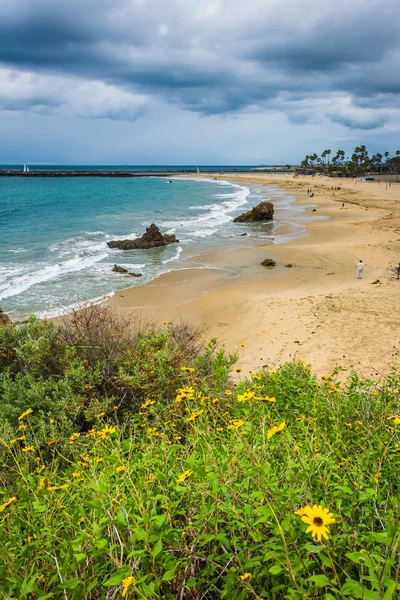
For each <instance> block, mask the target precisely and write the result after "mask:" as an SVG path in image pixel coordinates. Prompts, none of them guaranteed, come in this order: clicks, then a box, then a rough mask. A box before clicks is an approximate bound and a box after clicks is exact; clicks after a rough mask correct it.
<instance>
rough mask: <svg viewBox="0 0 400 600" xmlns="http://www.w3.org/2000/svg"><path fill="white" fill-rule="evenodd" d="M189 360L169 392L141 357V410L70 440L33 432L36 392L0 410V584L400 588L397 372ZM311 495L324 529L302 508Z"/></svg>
mask: <svg viewBox="0 0 400 600" xmlns="http://www.w3.org/2000/svg"><path fill="white" fill-rule="evenodd" d="M35 327H36V325H35ZM154 335H156V337H155V338H154V337H151V344H150V347H151V348H152V350H151V352H153V350H154V347H155V346H157V344H156V339H159V336H161V338H162V336H163V334H160V333H159V332H158V333H156V334H154ZM160 344H161V349H163V348H165V342H160ZM151 352H150V354H151ZM141 353H142V354H143V355H144V356H145V355H146V352H145V351H144V350H143V348H142V350H140V351H139V350H138V354H137V356H142V354H141ZM143 360H144V359H143ZM149 360H150V364H154V363H152V361H153V358H151V359H149ZM196 361H197V363H196ZM42 362H43V361H42ZM44 362H45V361H44ZM170 363H171V361H170V359H168V360H166V361H165V364H167V365H170ZM145 364H146V367H148V364H149V363H148V362H145ZM192 365H193V366H189V365H183V366H186V367H187V369H186V370H184V371H181V372H180V374H177V375H176V377H177V380H176V381H178V382H179V383H178V385H177V386H176V389H174V390H172V389H169V390H167V392H166V393H167V394H168V395H167V396H166V397H163V396H161V395H159V394H158V393H157V388H156V386H152V385H151V383H152V382H151V377H150V373H151V372H152V371H151V369H150V367H148V368H149V371H148V374H147V375H146V376H145V377H144V379H143V380H140V381H141V382H142V381H145V382H147V383H148V387H147V388H145V394H144V396H143V402H142V404H141V405H140V407H139V412H135V411H128V412H127V413H126V415H125V417H124V419H123V421H122V422H121V421H120V420H119V418H118V416H117V415H116V416H115V417H114V421H113V422H112V419H111V418H110V417H109V415H108V413H106V414H105V415H103V416H102V417H98V419H97V421H96V422H95V423H94V426H93V427H92V429H91V430H89V431H84V430H81V431H76V432H74V434H72V435H71V437H70V439H69V440H68V442H67V445H60V444H59V443H58V442H57V441H56V442H54V443H51V444H50V446H48V445H47V443H46V449H45V451H44V450H43V449H42V448H41V446H40V443H38V442H37V441H36V436H38V437H39V440H41V439H42V435H43V432H42V431H41V430H40V423H41V422H43V419H44V418H45V417H44V416H43V417H41V419H38V416H37V414H36V410H38V411H39V409H36V408H35V409H33V410H32V412H29V411H26V412H28V413H29V414H26V415H25V416H23V417H22V418H21V419H20V420H19V421H18V419H17V421H18V423H19V426H21V425H22V427H25V429H22V430H21V429H20V430H19V431H18V429H17V427H16V423H15V424H14V420H12V426H11V425H7V424H3V426H2V427H3V429H2V432H1V435H2V438H1V440H2V441H1V443H2V451H1V457H2V464H3V468H2V475H1V477H2V488H1V493H2V498H1V499H0V504H1V506H0V525H1V527H0V548H1V550H0V552H1V556H2V559H3V560H2V561H1V566H0V582H1V585H0V590H1V592H0V597H1V594H3V597H4V598H35V599H36V598H42V599H43V598H55V599H57V598H63V599H64V600H65V599H66V598H68V599H72V598H78V599H81V598H82V599H84V598H85V599H86V598H89V599H92V598H93V599H94V598H96V599H97V598H99V599H100V598H105V599H108V598H110V599H111V598H118V597H121V595H122V596H124V597H127V598H132V599H133V598H155V599H158V600H161V599H163V600H164V599H167V600H169V599H171V600H172V599H176V598H179V599H188V600H197V599H200V598H204V599H210V600H212V599H217V598H227V599H228V598H229V599H232V598H235V599H239V600H247V599H249V600H250V599H257V598H258V599H260V598H268V599H280V598H287V599H295V600H297V599H299V600H300V599H303V598H324V599H325V600H332V599H336V598H346V599H352V598H360V599H361V598H364V599H366V600H375V599H376V600H378V599H382V598H383V599H384V600H389V599H390V598H397V597H399V591H398V587H399V584H398V573H399V564H400V562H399V554H400V553H399V544H400V524H399V518H398V514H399V500H398V498H399V492H400V489H399V469H398V462H399V450H400V417H399V416H398V414H399V387H400V381H399V379H398V376H397V374H396V373H395V372H393V373H392V374H391V376H390V377H389V378H388V379H387V381H386V382H384V383H382V384H379V385H378V384H376V383H374V382H372V381H363V380H360V379H359V378H358V377H357V376H356V375H355V374H353V375H352V376H351V377H350V379H349V381H348V382H347V383H346V384H343V383H340V382H339V381H338V380H337V378H336V375H335V374H332V375H330V376H327V377H324V378H322V380H318V379H317V378H316V377H314V376H313V375H312V373H311V370H310V367H309V366H308V365H305V364H303V363H288V364H286V365H283V366H282V367H281V368H279V369H278V370H277V371H276V372H275V371H269V372H262V373H257V374H253V375H252V376H251V379H242V380H238V381H237V382H236V383H235V384H233V385H231V386H226V371H227V369H228V368H229V367H232V365H233V359H229V358H226V357H225V356H224V355H223V354H218V352H216V349H215V344H214V343H212V344H211V345H210V347H209V348H208V349H207V350H206V351H203V352H200V354H199V355H198V357H197V358H196V360H195V361H194V362H193V363H192ZM120 367H121V365H120ZM124 368H125V367H124ZM168 368H169V367H168ZM191 369H193V370H191ZM125 372H126V373H127V375H126V377H128V378H129V377H132V378H135V377H137V376H138V374H137V372H134V371H133V370H131V371H129V369H126V371H125ZM153 373H154V372H153ZM163 373H164V371H162V374H163ZM174 373H175V372H174ZM174 376H175V375H174ZM79 377H80V376H78V375H74V377H73V380H74V381H75V379H77V380H78V381H79V380H80V379H79ZM124 377H125V375H124ZM171 377H172V375H171ZM215 379H216V381H217V383H218V385H217V388H218V389H216V387H215V385H216V384H215ZM132 381H133V382H134V383H133V385H134V386H136V385H139V384H138V382H137V381H136V379H133V380H132ZM173 381H175V379H174V380H173ZM220 384H221V385H220ZM222 384H223V385H222ZM126 385H128V384H126ZM163 385H165V386H166V385H167V384H166V381H165V382H163ZM26 389H28V387H27V388H26ZM164 389H166V388H164ZM99 390H101V386H100V387H97V388H96V394H97V393H99ZM40 410H42V409H40ZM21 433H22V434H23V435H25V440H21V441H20V442H15V441H14V442H13V440H15V439H16V438H17V437H18V436H19V437H21ZM12 436H13V439H11V438H12ZM28 440H29V441H28ZM48 441H49V442H51V441H52V440H51V439H49V440H48ZM28 444H29V445H28ZM66 449H68V452H69V458H68V461H61V460H60V455H64V453H65V451H66ZM314 505H322V506H323V507H326V508H327V509H328V510H329V511H330V512H331V513H332V514H333V515H334V519H335V520H334V522H333V523H332V524H330V525H328V531H329V532H328V539H325V538H323V537H322V539H320V540H318V539H315V538H313V537H312V535H311V533H312V532H311V533H310V532H309V533H307V528H308V525H307V524H305V523H304V522H303V519H302V516H301V515H299V514H296V513H297V512H298V511H299V509H304V507H306V506H308V507H311V506H314ZM303 516H304V514H303ZM305 518H307V515H305ZM324 518H325V517H324ZM318 527H319V525H315V528H316V531H322V529H321V530H319V529H318Z"/></svg>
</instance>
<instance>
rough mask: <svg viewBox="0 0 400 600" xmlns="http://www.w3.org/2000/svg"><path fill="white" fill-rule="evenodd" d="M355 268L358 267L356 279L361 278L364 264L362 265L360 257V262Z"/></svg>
mask: <svg viewBox="0 0 400 600" xmlns="http://www.w3.org/2000/svg"><path fill="white" fill-rule="evenodd" d="M357 269H358V279H362V276H363V271H364V265H363V261H362V260H361V259H360V262H359V263H358V265H357Z"/></svg>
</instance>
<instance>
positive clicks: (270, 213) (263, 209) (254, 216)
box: [233, 200, 274, 223]
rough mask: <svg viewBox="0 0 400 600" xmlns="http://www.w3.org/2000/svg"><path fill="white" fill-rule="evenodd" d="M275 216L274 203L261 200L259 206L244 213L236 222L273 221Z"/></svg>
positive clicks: (234, 220)
mask: <svg viewBox="0 0 400 600" xmlns="http://www.w3.org/2000/svg"><path fill="white" fill-rule="evenodd" d="M273 218H274V205H273V204H272V202H268V200H264V201H263V202H260V204H258V205H257V206H255V207H254V208H252V209H251V210H249V211H248V212H246V213H243V214H242V215H240V216H239V217H236V219H233V222H234V223H255V222H260V221H272V220H273Z"/></svg>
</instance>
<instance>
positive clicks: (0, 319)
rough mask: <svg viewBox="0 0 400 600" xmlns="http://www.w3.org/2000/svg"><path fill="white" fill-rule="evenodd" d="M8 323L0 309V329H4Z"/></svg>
mask: <svg viewBox="0 0 400 600" xmlns="http://www.w3.org/2000/svg"><path fill="white" fill-rule="evenodd" d="M9 323H11V319H10V317H8V316H7V315H6V314H5V313H3V311H2V309H1V308H0V327H5V326H6V325H8V324H9Z"/></svg>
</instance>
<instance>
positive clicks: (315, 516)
mask: <svg viewBox="0 0 400 600" xmlns="http://www.w3.org/2000/svg"><path fill="white" fill-rule="evenodd" d="M295 514H297V515H300V516H301V520H302V521H303V522H304V523H307V525H309V527H308V529H306V533H311V535H313V536H314V537H316V538H317V539H318V541H319V542H320V541H321V539H322V537H324V538H325V539H326V540H327V539H328V537H329V529H328V527H327V525H330V524H331V523H334V522H335V519H334V518H333V514H332V513H330V512H329V510H328V509H327V508H322V506H321V505H319V506H317V505H316V504H314V506H312V507H311V506H305V507H304V508H300V509H299V510H297V511H296V513H295Z"/></svg>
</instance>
